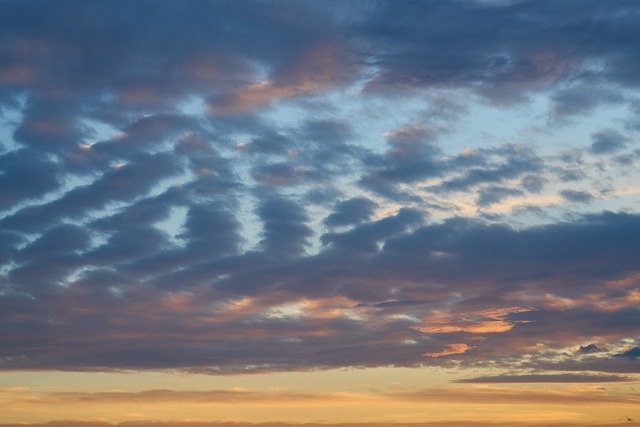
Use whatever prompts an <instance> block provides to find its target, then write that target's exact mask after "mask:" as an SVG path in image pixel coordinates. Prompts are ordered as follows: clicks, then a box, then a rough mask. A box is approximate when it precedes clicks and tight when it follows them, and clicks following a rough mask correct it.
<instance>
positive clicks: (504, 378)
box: [456, 374, 635, 384]
mask: <svg viewBox="0 0 640 427" xmlns="http://www.w3.org/2000/svg"><path fill="white" fill-rule="evenodd" d="M625 381H635V378H632V377H623V376H619V375H582V374H530V375H497V376H487V377H477V378H466V379H462V380H457V381H456V382H458V383H479V384H484V383H488V384H492V383H608V382H625Z"/></svg>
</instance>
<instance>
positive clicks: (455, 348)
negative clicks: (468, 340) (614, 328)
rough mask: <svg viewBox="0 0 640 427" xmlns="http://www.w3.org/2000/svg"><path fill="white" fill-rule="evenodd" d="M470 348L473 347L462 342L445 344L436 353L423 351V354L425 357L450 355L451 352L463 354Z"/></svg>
mask: <svg viewBox="0 0 640 427" xmlns="http://www.w3.org/2000/svg"><path fill="white" fill-rule="evenodd" d="M471 349H473V347H470V346H468V345H467V344H464V343H456V344H447V345H445V347H444V349H443V350H442V351H438V352H436V353H425V354H424V356H426V357H443V356H450V355H452V354H463V353H466V352H467V351H469V350H471Z"/></svg>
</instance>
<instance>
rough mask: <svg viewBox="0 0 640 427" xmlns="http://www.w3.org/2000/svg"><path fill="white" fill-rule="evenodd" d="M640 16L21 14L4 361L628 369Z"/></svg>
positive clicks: (303, 9)
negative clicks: (639, 28)
mask: <svg viewBox="0 0 640 427" xmlns="http://www.w3.org/2000/svg"><path fill="white" fill-rule="evenodd" d="M637 10H638V7H637V6H636V5H635V4H634V3H633V2H620V3H616V4H615V5H612V6H607V7H606V8H603V7H602V6H601V5H600V3H598V2H596V1H592V0H587V1H586V2H585V1H582V2H578V1H573V0H569V1H567V2H566V3H563V4H558V3H557V2H552V1H535V2H534V1H528V0H525V1H517V2H486V1H471V2H447V3H439V2H424V3H420V2H417V3H416V2H404V3H402V4H400V5H398V4H396V2H392V1H376V2H373V3H350V4H342V3H339V2H329V3H326V4H324V3H323V4H318V3H316V2H308V1H301V2H278V3H277V5H273V4H271V3H263V2H253V1H251V2H249V3H248V4H246V5H245V4H243V5H239V4H237V3H236V2H232V1H219V2H186V3H182V2H180V3H178V2H171V1H159V2H157V4H155V5H154V7H153V8H148V7H147V5H146V4H145V3H135V4H132V5H130V6H129V7H127V8H122V7H119V6H116V5H114V4H113V3H111V2H108V1H102V0H99V1H95V2H91V3H86V4H85V3H84V2H76V1H73V0H71V1H64V2H61V3H56V4H55V5H54V4H52V3H51V2H46V1H40V0H36V1H35V2H34V3H29V4H26V3H24V2H10V3H7V4H6V6H4V7H3V12H4V13H2V14H0V40H3V42H2V43H0V109H2V113H3V122H2V123H1V124H0V187H1V188H2V191H0V264H1V265H0V319H2V322H1V323H0V325H1V326H0V331H2V333H0V336H2V339H1V340H0V341H1V343H0V344H1V345H0V369H1V370H5V371H10V370H43V369H57V370H63V371H117V370H181V371H185V372H199V373H207V374H231V373H235V374H238V373H248V372H273V371H292V370H313V369H326V368H336V367H368V366H390V365H393V366H407V367H421V366H445V365H448V364H449V363H450V362H455V363H458V364H459V365H458V366H463V367H464V366H476V367H483V366H487V364H489V363H492V362H496V363H499V364H500V366H503V367H505V369H514V370H515V369H536V368H539V369H541V370H542V369H549V370H554V371H557V372H586V371H589V370H592V371H594V372H595V373H597V372H600V373H607V372H613V373H616V372H636V371H637V370H638V364H637V357H635V353H634V348H635V347H633V346H636V345H637V324H638V316H639V315H638V312H637V310H636V309H635V308H636V306H637V305H638V301H639V298H640V297H639V295H640V294H639V291H638V289H639V286H640V282H639V281H638V274H639V269H638V260H637V254H638V253H639V252H640V247H639V246H638V242H640V235H639V232H638V230H640V217H639V216H638V214H637V205H636V204H635V199H634V197H635V195H636V193H637V191H636V190H637V189H636V186H637V184H636V181H637V180H636V179H635V178H636V172H635V170H633V166H634V164H633V161H634V160H633V159H637V158H638V155H637V153H636V151H637V150H636V151H634V147H633V146H632V143H633V140H634V138H635V136H636V135H635V134H634V132H635V131H634V127H633V120H634V118H633V117H631V116H633V115H634V113H635V110H634V108H635V106H634V105H635V104H633V102H634V101H633V99H635V98H634V97H635V96H636V95H635V94H636V92H637V90H638V83H639V80H638V79H637V77H636V76H637V75H638V73H637V71H639V70H640V64H639V62H638V61H637V60H636V58H635V56H634V55H633V54H632V53H633V52H635V50H634V49H635V48H636V46H637V45H638V33H637V31H636V27H637V22H636V21H637V19H635V18H637ZM116 24H117V25H116ZM133 34H135V35H138V36H136V37H131V35H133ZM528 101H530V102H528ZM605 106H606V107H611V108H610V109H608V111H607V115H606V117H605V116H604V115H601V114H602V111H601V110H602V108H600V107H605ZM614 107H615V108H614ZM609 110H610V111H609ZM625 114H626V116H625ZM605 121H606V123H610V125H608V126H609V127H605V128H603V127H602V123H604V122H605ZM573 123H575V124H576V127H575V128H572V127H570V126H572V124H573ZM625 126H626V127H625ZM567 135H571V137H570V138H568V137H567ZM574 135H575V136H574ZM569 139H570V142H571V144H565V142H569ZM578 182H579V184H580V185H579V186H578V187H571V188H567V186H568V185H569V184H568V183H572V184H575V183H578ZM575 185H577V184H575ZM567 205H569V206H570V208H571V211H568V210H567V209H568V208H567ZM514 206H515V207H514ZM518 206H525V208H522V207H521V208H518ZM525 209H528V212H530V213H531V212H532V213H534V214H535V215H523V214H522V212H523V211H524V210H525ZM584 343H598V344H597V348H596V347H591V344H590V345H586V346H584V347H582V346H581V345H582V344H584ZM630 343H634V344H630ZM592 345H594V346H595V344H592ZM629 347H631V348H629ZM577 348H578V350H576V349H577ZM596 349H599V350H601V351H596ZM283 355H285V356H283ZM424 355H428V357H425V356H424ZM615 355H624V357H614V356H615ZM558 375H560V374H558ZM563 375H564V374H563ZM603 378H604V377H603Z"/></svg>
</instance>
